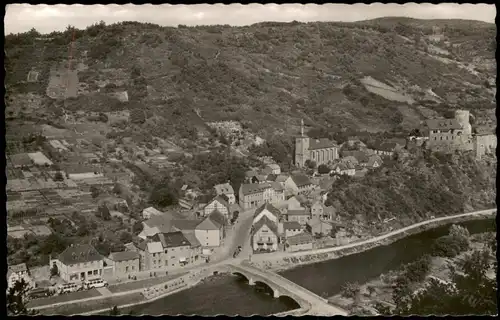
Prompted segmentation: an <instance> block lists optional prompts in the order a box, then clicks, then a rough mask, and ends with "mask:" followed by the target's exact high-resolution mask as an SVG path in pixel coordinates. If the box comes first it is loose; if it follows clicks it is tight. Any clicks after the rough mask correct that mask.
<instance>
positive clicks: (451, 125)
mask: <svg viewBox="0 0 500 320" xmlns="http://www.w3.org/2000/svg"><path fill="white" fill-rule="evenodd" d="M425 124H426V125H427V127H428V128H429V130H459V129H462V126H461V125H460V124H459V123H458V121H457V120H456V119H429V120H427V121H426V122H425Z"/></svg>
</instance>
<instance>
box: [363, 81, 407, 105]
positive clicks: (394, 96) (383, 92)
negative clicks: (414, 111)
mask: <svg viewBox="0 0 500 320" xmlns="http://www.w3.org/2000/svg"><path fill="white" fill-rule="evenodd" d="M361 83H363V85H364V86H365V88H366V90H368V91H370V92H371V93H374V94H376V95H379V96H381V97H383V98H384V99H387V100H391V101H398V102H406V103H408V104H413V103H414V102H415V100H413V99H412V98H411V97H409V96H406V95H404V94H402V93H399V92H398V91H397V90H396V89H395V88H393V87H391V86H389V85H387V84H385V83H383V82H380V81H378V80H375V79H373V78H372V77H370V76H368V77H364V78H363V79H361Z"/></svg>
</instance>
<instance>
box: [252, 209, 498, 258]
mask: <svg viewBox="0 0 500 320" xmlns="http://www.w3.org/2000/svg"><path fill="white" fill-rule="evenodd" d="M496 211H497V209H496V208H495V209H487V210H480V211H474V212H467V213H460V214H456V215H452V216H445V217H439V218H434V219H430V220H425V221H422V222H418V223H415V224H412V225H410V226H407V227H404V228H401V229H397V230H394V231H391V232H389V233H386V234H383V235H381V236H377V237H374V238H370V239H366V240H363V241H359V242H353V243H349V244H346V245H343V246H338V247H332V248H324V249H316V250H310V251H300V252H274V253H262V254H258V255H254V256H252V260H253V261H256V260H257V261H263V260H266V259H269V258H270V257H272V259H276V258H281V257H283V258H285V257H293V256H302V255H305V254H319V253H330V252H335V251H340V250H344V249H349V248H355V247H358V246H362V245H365V244H370V243H374V242H377V241H381V240H384V239H387V238H390V237H392V236H395V235H397V234H400V233H404V232H407V231H410V230H412V229H416V228H419V227H421V226H425V225H427V224H431V223H434V222H439V221H446V220H453V219H456V218H461V217H468V216H474V215H482V214H484V215H490V214H493V213H494V212H495V213H496Z"/></svg>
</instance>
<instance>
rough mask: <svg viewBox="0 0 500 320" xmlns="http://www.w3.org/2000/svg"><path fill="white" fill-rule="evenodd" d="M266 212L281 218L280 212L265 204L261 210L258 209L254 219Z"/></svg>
mask: <svg viewBox="0 0 500 320" xmlns="http://www.w3.org/2000/svg"><path fill="white" fill-rule="evenodd" d="M264 210H267V211H269V212H271V213H272V214H273V215H274V216H275V217H276V218H278V217H279V216H280V211H279V210H278V209H277V208H276V207H275V206H273V205H272V204H270V203H265V204H263V205H261V206H260V207H259V208H257V210H255V213H254V215H253V216H254V217H256V216H258V215H259V214H260V213H261V212H262V211H264Z"/></svg>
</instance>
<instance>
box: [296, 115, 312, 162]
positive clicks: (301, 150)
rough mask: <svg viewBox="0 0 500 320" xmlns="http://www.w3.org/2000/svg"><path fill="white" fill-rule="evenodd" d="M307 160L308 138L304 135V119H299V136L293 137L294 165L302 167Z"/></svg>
mask: <svg viewBox="0 0 500 320" xmlns="http://www.w3.org/2000/svg"><path fill="white" fill-rule="evenodd" d="M307 160H309V138H308V137H306V136H305V135H304V120H300V136H298V137H296V138H295V165H296V166H297V167H303V166H304V164H305V162H306V161H307Z"/></svg>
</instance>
